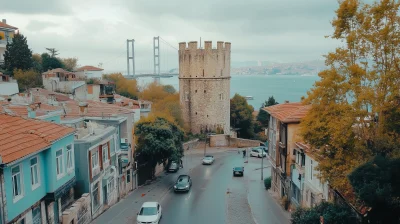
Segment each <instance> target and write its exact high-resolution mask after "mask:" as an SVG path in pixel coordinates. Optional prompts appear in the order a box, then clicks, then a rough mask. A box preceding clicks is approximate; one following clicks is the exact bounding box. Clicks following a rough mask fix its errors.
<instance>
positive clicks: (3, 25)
mask: <svg viewBox="0 0 400 224" xmlns="http://www.w3.org/2000/svg"><path fill="white" fill-rule="evenodd" d="M0 28H6V29H12V30H18V28H17V27H14V26H10V25H8V24H7V23H5V20H4V19H3V20H2V21H0Z"/></svg>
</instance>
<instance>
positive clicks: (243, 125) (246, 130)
mask: <svg viewBox="0 0 400 224" xmlns="http://www.w3.org/2000/svg"><path fill="white" fill-rule="evenodd" d="M253 111H254V108H253V107H252V106H251V105H249V104H247V101H246V99H245V98H244V97H243V96H240V95H239V94H237V93H236V94H235V95H234V96H233V98H232V99H231V107H230V114H231V121H230V122H231V125H232V126H233V127H234V128H239V131H238V134H239V137H241V138H253V137H254V124H253Z"/></svg>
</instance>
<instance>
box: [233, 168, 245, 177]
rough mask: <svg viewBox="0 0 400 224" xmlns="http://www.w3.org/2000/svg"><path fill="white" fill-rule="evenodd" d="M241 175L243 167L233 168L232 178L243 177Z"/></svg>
mask: <svg viewBox="0 0 400 224" xmlns="http://www.w3.org/2000/svg"><path fill="white" fill-rule="evenodd" d="M243 174H244V167H240V166H237V167H234V168H233V176H234V177H235V176H242V177H243Z"/></svg>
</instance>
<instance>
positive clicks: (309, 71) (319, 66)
mask: <svg viewBox="0 0 400 224" xmlns="http://www.w3.org/2000/svg"><path fill="white" fill-rule="evenodd" d="M234 65H235V66H236V67H235V66H234ZM234 65H233V63H232V64H231V74H232V75H304V76H313V75H318V73H319V72H320V71H322V70H324V69H326V66H325V63H324V61H320V60H315V61H307V62H293V63H274V62H264V61H263V62H256V61H253V62H241V63H240V62H239V63H238V62H235V64H234ZM240 65H246V66H241V67H239V66H240Z"/></svg>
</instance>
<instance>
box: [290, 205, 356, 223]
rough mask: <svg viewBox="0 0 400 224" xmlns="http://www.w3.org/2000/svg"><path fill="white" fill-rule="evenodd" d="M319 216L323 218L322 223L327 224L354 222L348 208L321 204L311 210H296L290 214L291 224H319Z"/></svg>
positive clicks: (300, 208)
mask: <svg viewBox="0 0 400 224" xmlns="http://www.w3.org/2000/svg"><path fill="white" fill-rule="evenodd" d="M320 216H322V217H323V218H324V223H329V224H351V223H355V221H356V220H355V217H354V215H353V214H352V213H351V210H350V209H349V208H348V207H346V206H344V205H340V204H332V203H329V202H322V203H320V204H319V205H317V206H315V207H312V208H302V207H299V208H297V209H296V211H295V212H293V213H292V224H319V223H320Z"/></svg>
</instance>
